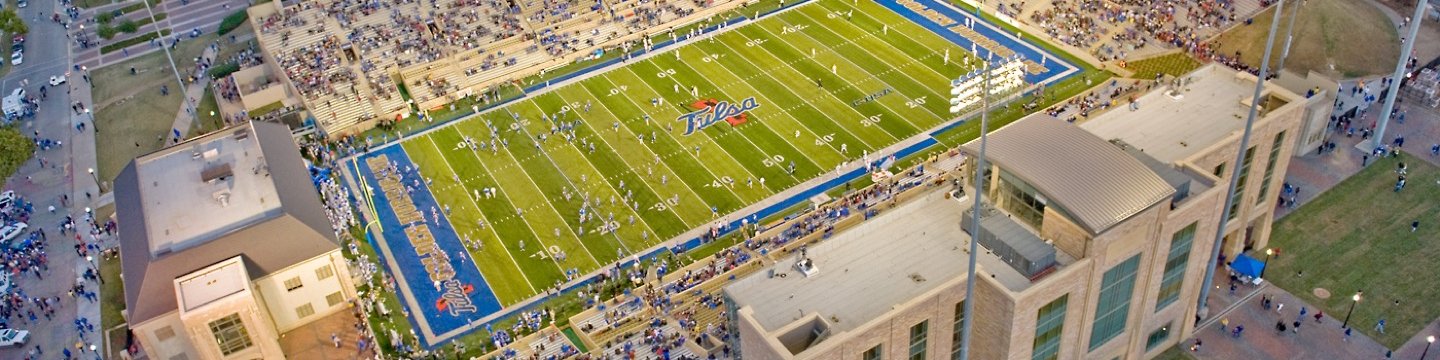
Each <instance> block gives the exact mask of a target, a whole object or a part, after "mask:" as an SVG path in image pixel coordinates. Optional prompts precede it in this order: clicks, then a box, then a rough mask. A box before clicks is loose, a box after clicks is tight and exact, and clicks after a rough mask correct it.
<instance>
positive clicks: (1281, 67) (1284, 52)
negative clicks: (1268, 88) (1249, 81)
mask: <svg viewBox="0 0 1440 360" xmlns="http://www.w3.org/2000/svg"><path fill="white" fill-rule="evenodd" d="M1304 5H1305V1H1304V0H1301V1H1300V2H1299V3H1296V4H1295V6H1292V7H1293V8H1294V9H1293V10H1290V24H1289V25H1285V47H1284V48H1282V49H1280V63H1279V64H1276V65H1275V76H1276V77H1280V76H1281V75H1282V74H1284V73H1285V59H1286V58H1289V57H1290V42H1292V41H1294V40H1295V19H1299V18H1300V7H1301V6H1304ZM1277 11H1278V10H1277Z"/></svg>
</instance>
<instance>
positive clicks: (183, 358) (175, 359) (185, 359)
mask: <svg viewBox="0 0 1440 360" xmlns="http://www.w3.org/2000/svg"><path fill="white" fill-rule="evenodd" d="M170 360H190V355H186V354H185V353H179V354H175V356H171V357H170Z"/></svg>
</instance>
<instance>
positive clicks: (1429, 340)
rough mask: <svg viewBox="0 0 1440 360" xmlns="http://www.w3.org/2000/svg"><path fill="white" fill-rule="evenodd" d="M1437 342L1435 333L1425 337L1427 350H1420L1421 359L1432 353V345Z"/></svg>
mask: <svg viewBox="0 0 1440 360" xmlns="http://www.w3.org/2000/svg"><path fill="white" fill-rule="evenodd" d="M1434 343H1435V335H1430V336H1426V337H1425V351H1421V352H1420V360H1425V355H1427V354H1429V353H1430V345H1431V344H1434Z"/></svg>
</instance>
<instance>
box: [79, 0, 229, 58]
mask: <svg viewBox="0 0 1440 360" xmlns="http://www.w3.org/2000/svg"><path fill="white" fill-rule="evenodd" d="M138 3H139V2H138V1H131V2H125V3H119V4H112V5H106V6H101V7H97V8H93V9H87V10H84V11H82V12H81V15H80V20H81V21H84V22H85V24H86V25H85V29H84V30H81V29H80V27H79V26H78V25H72V26H71V29H70V32H71V36H72V39H73V38H76V37H77V36H81V33H82V32H83V33H84V36H88V37H89V38H90V39H100V37H99V35H98V34H96V33H95V29H96V28H98V24H95V23H92V22H90V20H91V19H94V18H95V14H97V13H99V12H104V11H112V10H114V9H119V8H122V7H125V6H127V5H130V4H138ZM245 5H246V2H244V1H239V0H189V1H188V3H186V2H182V1H177V0H171V1H164V2H161V3H160V4H159V5H157V6H155V7H154V11H155V13H156V14H160V13H165V14H166V18H165V19H164V20H160V22H159V23H158V27H157V25H156V24H146V25H144V26H141V27H140V31H138V32H136V33H135V34H146V33H149V32H153V31H155V29H157V28H162V29H167V28H168V29H171V31H172V32H173V33H172V35H171V37H170V38H171V39H174V38H175V37H176V36H180V37H185V38H189V36H188V35H187V34H188V33H187V32H188V31H190V30H192V29H196V28H199V29H200V31H201V32H204V33H212V32H214V31H216V30H217V29H218V28H219V26H220V20H223V19H224V18H225V16H228V15H230V14H232V13H234V12H236V11H240V10H242V9H244V7H245ZM149 16H150V14H149V13H147V12H145V11H143V10H142V11H138V12H133V13H130V14H125V15H124V16H123V17H124V18H127V19H135V20H139V19H148V18H149ZM133 36H134V35H133V34H126V36H117V37H115V38H114V39H112V40H101V41H100V44H99V45H95V46H91V47H89V48H82V47H80V46H79V43H78V42H75V41H70V42H68V44H70V47H71V48H72V50H73V51H74V53H75V63H76V64H80V65H84V66H87V67H89V68H92V69H94V68H98V67H101V66H104V65H108V64H113V63H116V62H120V61H122V60H124V59H126V58H128V57H131V56H140V55H142V54H146V53H149V52H152V51H158V50H160V48H158V47H155V46H152V45H151V44H149V43H141V44H137V45H133V46H130V47H128V48H126V51H115V52H111V53H108V54H104V55H101V54H100V47H102V46H104V45H105V44H110V43H113V42H115V41H120V40H121V39H123V38H126V37H133Z"/></svg>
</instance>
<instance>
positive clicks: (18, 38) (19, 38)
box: [10, 34, 25, 44]
mask: <svg viewBox="0 0 1440 360" xmlns="http://www.w3.org/2000/svg"><path fill="white" fill-rule="evenodd" d="M10 42H12V43H16V44H24V43H25V35H24V34H15V36H12V37H10Z"/></svg>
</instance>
